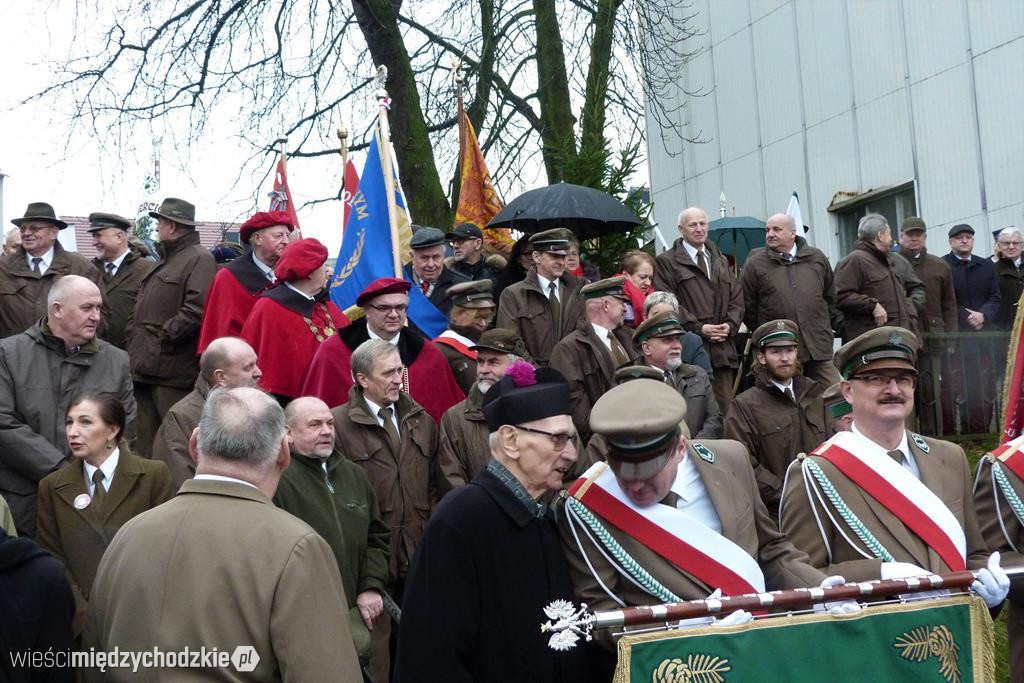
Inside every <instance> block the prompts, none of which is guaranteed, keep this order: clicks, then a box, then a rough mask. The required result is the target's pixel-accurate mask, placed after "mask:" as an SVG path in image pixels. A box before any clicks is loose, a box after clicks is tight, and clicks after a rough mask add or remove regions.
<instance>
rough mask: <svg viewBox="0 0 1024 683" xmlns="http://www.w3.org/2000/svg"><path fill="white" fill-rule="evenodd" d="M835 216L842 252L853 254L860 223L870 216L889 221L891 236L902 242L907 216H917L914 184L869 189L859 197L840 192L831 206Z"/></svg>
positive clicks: (840, 250)
mask: <svg viewBox="0 0 1024 683" xmlns="http://www.w3.org/2000/svg"><path fill="white" fill-rule="evenodd" d="M828 210H829V212H831V213H833V214H835V216H836V219H837V225H838V237H839V253H840V254H841V255H843V256H845V255H846V254H848V253H850V250H851V249H852V248H853V243H854V242H855V241H856V240H857V223H859V222H860V219H861V218H863V217H864V216H866V215H867V214H869V213H880V214H882V215H883V216H885V218H886V220H888V221H889V226H890V227H891V228H892V233H893V234H892V237H893V240H894V241H895V242H897V243H898V242H899V230H900V225H902V223H903V219H904V218H906V217H907V216H914V215H916V214H917V198H916V196H915V195H914V183H913V182H909V183H904V184H902V185H897V186H894V187H886V188H882V189H878V190H870V191H868V192H862V193H860V194H856V193H850V192H837V193H836V194H835V196H833V197H832V203H831V204H830V205H829V207H828Z"/></svg>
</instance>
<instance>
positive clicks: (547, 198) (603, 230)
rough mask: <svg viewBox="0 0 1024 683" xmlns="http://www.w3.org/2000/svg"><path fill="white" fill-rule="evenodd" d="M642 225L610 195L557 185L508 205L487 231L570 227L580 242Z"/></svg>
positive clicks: (534, 192) (524, 230)
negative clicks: (493, 229) (491, 229)
mask: <svg viewBox="0 0 1024 683" xmlns="http://www.w3.org/2000/svg"><path fill="white" fill-rule="evenodd" d="M641 223H643V221H641V220H640V219H639V218H637V216H636V214H635V213H633V212H632V211H630V210H629V209H628V208H627V207H626V205H625V204H623V203H622V202H620V201H619V200H618V199H616V198H615V197H612V196H611V195H610V194H607V193H605V192H601V191H600V190H595V189H594V188H592V187H583V186H582V185H570V184H569V183H558V184H557V185H548V186H547V187H540V188H537V189H536V190H530V191H529V192H524V193H523V194H521V195H519V196H518V197H516V198H515V199H513V200H512V201H511V202H509V203H508V204H507V205H506V206H505V208H504V209H502V210H501V212H500V213H499V214H498V215H497V216H495V217H494V218H493V219H492V220H491V222H490V223H488V224H487V227H488V228H511V229H512V230H519V231H520V232H525V233H535V232H541V231H543V230H550V229H551V228H568V229H569V230H572V231H573V233H574V234H575V235H576V237H578V238H579V239H581V240H588V239H590V238H592V237H600V236H602V235H610V234H614V233H619V232H625V231H627V230H629V229H630V228H634V227H636V226H638V225H640V224H641Z"/></svg>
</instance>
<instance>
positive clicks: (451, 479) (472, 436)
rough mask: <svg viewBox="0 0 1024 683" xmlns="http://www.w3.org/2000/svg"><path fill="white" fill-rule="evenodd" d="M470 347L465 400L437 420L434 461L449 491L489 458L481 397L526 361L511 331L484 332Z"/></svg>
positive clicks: (473, 474)
mask: <svg viewBox="0 0 1024 683" xmlns="http://www.w3.org/2000/svg"><path fill="white" fill-rule="evenodd" d="M470 348H471V350H472V351H473V352H474V353H475V354H476V381H475V382H474V383H473V386H472V387H471V388H470V390H469V394H468V395H467V396H466V400H464V401H462V402H461V403H456V404H455V405H453V406H452V407H451V408H449V409H448V410H447V411H445V414H444V417H442V418H441V451H440V453H439V455H438V461H439V464H440V467H441V473H442V474H443V475H444V478H445V482H446V485H447V486H448V487H449V488H452V489H454V488H458V487H459V486H463V485H464V484H468V483H469V482H471V481H473V479H474V478H475V477H476V475H478V474H480V473H481V472H483V470H484V468H485V467H487V461H488V460H490V459H491V449H490V447H489V446H488V445H487V435H488V434H489V432H488V429H487V422H486V421H485V420H484V414H483V411H482V409H481V404H482V402H483V398H484V394H486V393H487V390H488V389H490V388H491V387H492V386H494V385H495V384H497V382H498V381H499V380H501V378H502V377H504V376H505V371H506V370H508V368H509V366H510V365H512V363H515V362H516V361H522V360H526V345H525V344H523V340H522V339H521V338H520V337H519V335H518V334H517V333H516V332H515V330H507V329H504V328H501V327H498V328H495V329H493V330H487V331H486V332H484V333H483V334H482V335H481V336H480V341H478V342H477V343H476V344H474V345H473V346H472V347H470Z"/></svg>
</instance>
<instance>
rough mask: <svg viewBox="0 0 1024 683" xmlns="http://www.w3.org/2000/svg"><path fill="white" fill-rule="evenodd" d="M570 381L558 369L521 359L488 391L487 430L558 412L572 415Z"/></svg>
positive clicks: (550, 415) (485, 405)
mask: <svg viewBox="0 0 1024 683" xmlns="http://www.w3.org/2000/svg"><path fill="white" fill-rule="evenodd" d="M570 410H571V409H570V407H569V383H568V382H566V381H565V377H563V376H562V373H560V372H559V371H558V370H555V369H554V368H534V367H533V366H532V365H530V364H529V363H525V362H522V361H517V362H515V363H513V364H512V365H511V366H509V368H508V370H507V371H506V372H505V376H504V377H502V378H501V381H499V382H498V383H497V384H495V385H493V386H492V387H491V388H490V389H488V390H487V393H486V394H484V402H483V413H484V418H485V419H486V420H487V429H489V430H490V431H492V432H494V431H497V430H498V428H499V427H501V426H502V425H520V424H523V423H524V422H533V421H534V420H543V419H545V418H548V417H555V416H556V415H571V412H570Z"/></svg>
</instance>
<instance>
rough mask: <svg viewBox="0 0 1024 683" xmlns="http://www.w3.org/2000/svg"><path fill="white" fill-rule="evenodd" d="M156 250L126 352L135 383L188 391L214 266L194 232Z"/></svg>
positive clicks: (131, 323)
mask: <svg viewBox="0 0 1024 683" xmlns="http://www.w3.org/2000/svg"><path fill="white" fill-rule="evenodd" d="M157 248H158V250H160V251H161V255H162V257H163V258H162V259H161V260H160V261H159V262H157V264H156V265H155V266H154V267H153V269H152V270H150V271H149V273H147V274H146V276H145V277H144V278H143V279H142V286H141V289H140V290H139V296H138V299H136V301H135V310H134V312H133V313H132V318H131V320H130V321H129V324H128V327H129V331H128V347H127V349H126V350H127V351H128V355H129V356H131V359H132V377H133V378H134V379H135V381H137V382H145V383H148V384H157V385H161V386H168V387H179V388H183V389H187V388H190V387H191V386H192V385H193V383H194V382H195V381H196V376H197V375H198V374H199V357H198V356H197V355H196V345H197V343H198V342H199V324H200V322H201V321H202V318H203V306H204V305H205V304H206V293H207V291H208V290H209V289H210V283H211V282H213V277H214V275H216V274H217V264H216V263H215V262H214V260H213V257H212V256H210V252H209V251H207V250H206V248H205V247H204V246H203V245H201V244H200V243H199V233H198V232H195V231H193V232H189V233H186V234H185V235H183V236H182V237H180V238H178V239H176V240H174V241H173V242H170V243H169V244H165V245H157Z"/></svg>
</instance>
